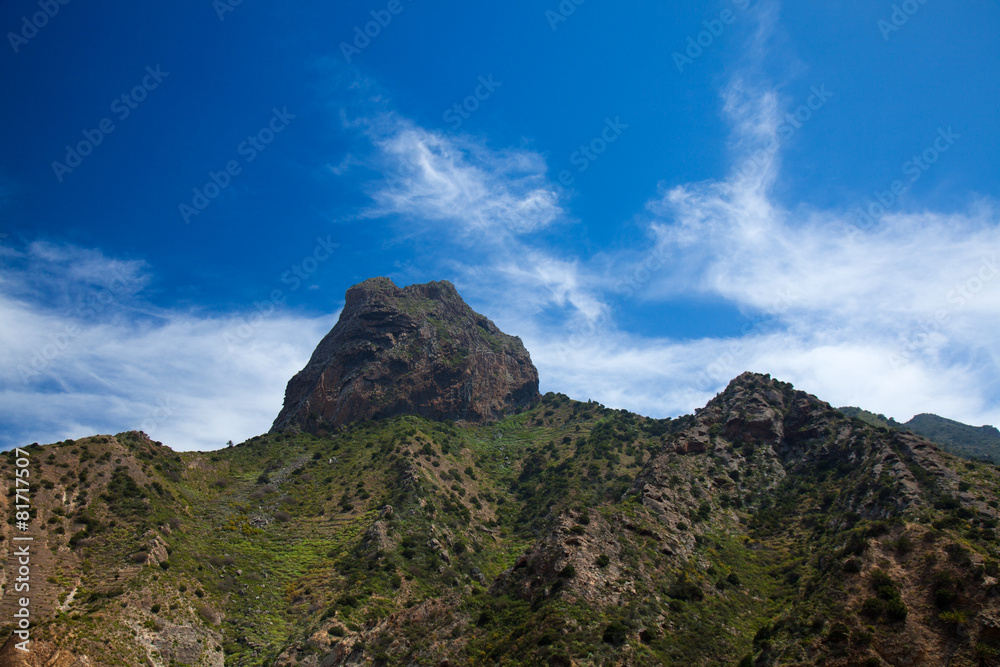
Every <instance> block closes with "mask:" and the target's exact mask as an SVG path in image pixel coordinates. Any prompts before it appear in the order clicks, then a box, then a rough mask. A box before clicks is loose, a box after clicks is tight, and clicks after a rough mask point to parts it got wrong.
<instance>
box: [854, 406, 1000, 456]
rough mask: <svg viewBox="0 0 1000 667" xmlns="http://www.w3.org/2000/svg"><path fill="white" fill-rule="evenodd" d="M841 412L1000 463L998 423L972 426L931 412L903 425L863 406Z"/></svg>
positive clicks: (959, 453) (954, 452)
mask: <svg viewBox="0 0 1000 667" xmlns="http://www.w3.org/2000/svg"><path fill="white" fill-rule="evenodd" d="M840 411H841V412H843V413H844V414H845V415H847V416H848V417H857V418H858V419H861V420H863V421H865V422H867V423H869V424H873V425H875V426H884V427H886V428H894V429H901V430H904V431H910V432H912V433H917V434H919V435H922V436H924V437H925V438H927V439H928V440H933V441H934V442H935V443H937V444H938V445H940V446H941V447H942V448H943V449H944V450H945V451H948V452H950V453H952V454H955V455H956V456H961V457H964V458H967V459H983V460H989V461H993V462H994V463H1000V430H997V428H996V427H995V426H969V425H968V424H963V423H961V422H957V421H954V420H952V419H945V418H944V417H939V416H937V415H932V414H919V415H917V416H915V417H914V418H913V419H911V420H910V421H908V422H906V423H902V424H901V423H900V422H898V421H896V420H895V419H893V418H891V417H888V418H887V417H886V416H885V415H877V414H875V413H873V412H869V411H867V410H862V409H861V408H840Z"/></svg>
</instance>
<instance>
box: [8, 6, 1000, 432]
mask: <svg viewBox="0 0 1000 667" xmlns="http://www.w3.org/2000/svg"><path fill="white" fill-rule="evenodd" d="M578 2H579V4H577V3H578ZM46 12H47V14H46ZM0 28H2V29H3V32H4V33H5V44H4V45H3V46H2V47H0V77H2V89H3V91H4V94H3V96H2V98H0V119H2V120H3V132H2V133H0V141H2V151H0V343H2V345H0V425H2V427H3V428H2V429H0V447H9V446H13V445H15V444H24V443H29V442H32V441H40V442H48V441H53V440H58V439H62V438H67V437H80V436H84V435H88V434H92V433H97V432H118V431H122V430H126V429H131V428H143V429H144V430H146V431H147V432H149V433H150V434H151V435H153V436H154V437H155V438H157V439H160V440H162V441H164V442H165V443H166V444H169V445H171V446H173V447H176V448H178V449H192V448H198V449H207V448H214V447H218V446H221V445H223V444H224V443H225V441H226V440H229V439H233V440H234V441H240V440H242V439H244V438H247V437H249V436H252V435H255V434H258V433H260V432H263V431H266V430H267V429H268V428H269V426H270V423H271V420H272V419H273V418H274V416H275V415H276V414H277V412H278V410H279V409H280V405H281V398H282V395H283V391H284V385H285V382H286V381H287V379H288V378H289V377H290V376H291V375H292V374H294V372H296V371H297V370H298V369H299V368H301V367H302V366H303V365H304V363H305V361H306V360H307V359H308V357H309V354H310V353H311V351H312V349H313V347H314V346H315V344H316V343H317V342H318V341H319V339H320V338H321V337H322V336H323V334H324V333H325V332H326V331H328V330H329V328H330V327H331V326H332V325H333V323H334V322H335V321H336V317H337V314H338V312H339V309H340V307H341V305H342V302H343V294H344V291H345V290H346V288H347V287H349V286H350V285H352V284H354V283H357V282H359V281H361V280H364V279H365V278H368V277H371V276H375V275H387V276H390V277H391V278H393V280H395V281H396V282H397V284H401V285H402V284H409V283H414V282H425V281H428V280H436V279H447V280H451V281H452V282H454V283H455V284H456V285H457V287H458V288H459V290H460V292H461V293H462V294H463V296H464V297H465V298H466V300H467V301H469V303H470V304H471V305H472V306H473V307H474V308H476V309H477V310H478V311H480V312H483V313H484V314H486V315H488V316H489V317H491V318H492V319H493V320H494V321H496V322H497V323H498V325H500V326H501V328H503V329H504V330H506V331H508V332H510V333H513V334H516V335H520V336H521V337H522V338H523V339H524V341H525V343H526V345H527V346H528V349H529V350H530V351H531V353H532V356H533V359H534V360H535V362H536V365H538V367H539V370H540V374H541V382H542V390H543V391H547V390H554V391H563V392H565V393H568V394H569V395H571V396H573V397H574V398H579V399H583V400H586V399H588V398H592V399H595V400H599V401H601V402H603V403H605V404H607V405H610V406H613V407H622V408H628V409H631V410H635V411H637V412H640V413H644V414H650V415H654V416H670V415H677V414H681V413H686V412H690V411H691V410H693V409H694V408H696V407H699V406H701V405H703V404H704V403H705V402H706V401H707V400H708V399H709V398H711V396H712V395H714V394H715V392H717V391H718V390H719V389H720V388H721V387H723V386H725V384H726V383H727V382H728V380H729V379H731V378H732V377H734V376H736V375H738V374H739V373H740V372H742V371H744V370H755V371H760V372H769V373H772V374H773V375H775V376H777V377H780V378H782V379H785V380H788V381H791V382H793V383H794V384H795V385H796V386H798V387H800V388H802V389H805V390H807V391H810V392H813V393H816V394H817V395H819V396H820V397H821V398H824V399H826V400H829V401H830V402H832V403H834V404H836V405H848V404H851V405H861V406H864V407H867V408H869V409H872V410H875V411H879V412H884V413H886V414H888V415H891V416H894V417H896V418H897V419H900V420H906V419H909V418H910V417H911V416H913V415H914V414H916V413H919V412H935V413H938V414H942V415H944V416H948V417H951V418H955V419H960V420H963V421H967V422H971V423H975V424H982V423H994V424H996V423H1000V380H998V379H997V378H998V373H997V371H998V366H1000V344H998V342H997V341H998V339H997V336H996V331H997V327H998V324H1000V268H995V265H996V252H997V250H998V247H1000V228H998V213H997V208H996V206H997V203H996V196H997V195H996V193H997V186H998V183H1000V165H998V157H997V156H998V155H1000V120H998V117H997V109H998V108H1000V85H998V84H1000V52H998V50H997V48H996V44H997V42H996V35H997V34H1000V8H998V5H997V3H996V2H990V1H987V0H974V1H972V2H968V3H963V4H961V5H959V6H955V5H953V4H949V5H945V4H944V3H941V2H939V1H938V0H924V1H923V2H920V1H918V0H909V1H908V2H905V3H895V4H894V3H892V2H888V1H886V2H872V3H848V2H838V1H831V2H827V3H821V4H819V5H817V4H815V3H795V4H792V3H779V2H767V1H763V0H760V1H748V0H722V1H720V2H703V3H679V2H678V3H673V2H671V3H659V4H657V5H656V6H653V7H650V6H649V3H638V2H618V3H606V2H599V1H598V0H586V1H583V2H580V1H579V0H576V1H574V0H565V1H564V2H562V3H561V4H560V3H559V2H556V1H555V0H552V1H550V2H538V3H503V4H501V3H479V4H478V5H477V6H467V3H454V2H437V3H428V2H421V0H393V1H391V2H390V1H389V0H386V1H381V0H377V1H374V2H341V3H318V2H297V3H284V4H281V5H279V4H277V3H263V2H257V1H252V0H247V1H245V2H242V3H240V4H238V5H236V4H232V3H231V1H230V0H217V1H216V2H212V1H210V0H200V1H199V2H194V3H188V4H187V5H186V6H184V7H182V8H179V7H173V6H169V5H164V4H162V3H124V2H111V3H104V4H102V5H101V6H94V5H92V4H88V3H77V2H68V4H64V5H62V4H58V3H57V2H55V1H54V0H53V1H52V2H46V0H42V2H38V0H36V1H34V2H30V1H27V0H12V1H10V2H6V3H4V4H3V5H2V6H0ZM365 31H367V32H368V35H365V34H364V33H365ZM880 200H881V201H880ZM861 211H866V213H861Z"/></svg>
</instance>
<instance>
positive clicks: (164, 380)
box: [0, 243, 334, 449]
mask: <svg viewBox="0 0 1000 667" xmlns="http://www.w3.org/2000/svg"><path fill="white" fill-rule="evenodd" d="M152 280H153V275H152V273H151V271H150V268H149V267H148V266H147V265H146V264H145V263H144V262H142V261H136V260H121V259H115V258H111V257H107V256H105V255H104V254H103V253H101V252H100V251H98V250H91V249H84V248H79V247H76V246H72V245H65V244H63V245H59V244H55V243H33V244H30V245H29V246H27V247H26V248H24V249H22V250H17V251H13V250H12V251H11V252H10V253H7V254H5V255H4V256H3V257H2V258H0V286H2V290H0V424H3V428H2V429H0V448H8V447H12V446H15V445H24V444H27V443H29V442H32V441H39V442H51V441H56V440H61V439H65V438H79V437H82V436H85V435H92V434H95V433H108V432H120V431H124V430H130V429H143V430H145V431H147V432H148V433H149V434H150V436H152V437H153V438H155V439H159V440H162V441H164V442H166V443H168V444H170V445H171V446H172V447H174V448H177V449H216V448H219V447H222V446H224V445H225V443H226V441H228V440H230V439H232V440H234V441H240V440H243V439H245V438H247V437H250V436H252V435H257V434H259V433H262V432H264V431H266V430H267V429H268V428H269V427H270V421H271V420H272V419H273V418H274V416H275V415H276V414H277V411H278V410H279V409H280V406H281V401H282V397H283V393H284V387H285V383H286V382H287V381H288V379H289V378H290V377H291V376H292V375H293V374H294V373H296V372H297V371H298V370H299V369H301V367H302V366H303V365H304V364H305V362H306V360H307V359H308V358H309V355H310V354H311V352H312V349H313V348H314V347H315V345H316V343H317V341H318V340H319V339H320V338H322V336H323V335H324V334H325V333H326V331H328V330H329V328H330V327H331V326H332V325H333V321H334V317H333V316H330V315H328V316H324V317H315V318H310V317H303V316H300V315H295V314H291V313H282V314H276V315H274V316H272V317H270V318H267V319H266V320H263V321H262V322H261V323H260V324H259V325H258V327H257V329H256V331H255V335H254V337H253V338H252V339H251V340H249V341H246V342H244V343H243V344H241V345H239V346H231V345H229V344H227V342H226V334H227V333H230V332H232V331H233V330H235V329H236V328H237V327H238V326H239V324H240V323H241V322H242V320H241V319H240V318H239V316H238V314H237V313H232V314H224V315H210V314H206V313H201V312H197V311H190V310H181V309H174V310H171V309H164V308H160V307H157V306H154V305H152V304H151V303H150V302H149V300H148V299H146V298H145V295H144V294H143V289H144V288H145V286H147V285H149V284H150V283H151V282H152Z"/></svg>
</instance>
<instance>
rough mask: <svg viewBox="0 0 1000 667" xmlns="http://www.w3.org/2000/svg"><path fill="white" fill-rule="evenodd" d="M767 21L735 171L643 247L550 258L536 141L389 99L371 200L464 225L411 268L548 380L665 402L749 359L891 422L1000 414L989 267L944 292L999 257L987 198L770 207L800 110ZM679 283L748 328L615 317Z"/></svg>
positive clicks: (656, 404) (996, 283)
mask: <svg viewBox="0 0 1000 667" xmlns="http://www.w3.org/2000/svg"><path fill="white" fill-rule="evenodd" d="M774 20H775V14H774V12H771V11H766V12H764V13H763V16H762V17H761V25H762V26H763V27H762V29H761V30H760V31H758V34H756V35H755V36H754V38H753V40H752V43H751V45H750V47H749V48H750V50H751V51H754V52H755V53H756V54H757V56H755V58H754V59H751V60H752V61H753V62H752V63H751V65H750V66H748V67H746V68H744V70H743V71H741V72H740V73H738V74H737V76H736V77H734V79H733V82H732V84H731V85H729V86H728V87H727V88H726V89H725V90H724V91H723V95H722V100H723V109H724V111H725V113H726V114H727V115H728V117H729V119H730V121H731V126H732V139H731V141H730V147H731V149H732V152H733V155H732V164H733V167H732V170H731V172H730V173H729V175H728V176H727V177H725V178H723V179H720V180H715V181H706V182H701V183H692V184H685V185H676V186H672V187H667V188H665V189H664V191H663V192H662V193H661V194H660V195H659V196H658V197H656V198H655V199H653V200H651V201H650V203H649V205H648V211H647V217H648V225H649V232H650V237H651V241H652V243H653V245H654V248H653V249H652V250H651V251H647V252H645V253H641V252H635V251H631V252H630V251H618V252H607V253H602V254H600V255H597V256H594V257H590V258H583V257H572V256H567V255H565V254H561V253H563V252H564V251H563V250H561V249H560V248H557V247H553V245H552V244H551V241H549V240H547V239H545V240H539V239H538V238H537V237H535V236H533V235H531V234H530V232H532V231H534V230H537V229H542V228H545V227H547V226H550V225H552V224H555V223H556V222H559V221H562V220H564V219H565V217H566V214H565V212H564V211H563V210H562V209H561V208H560V203H559V202H558V201H557V200H556V199H555V195H554V193H555V189H554V188H552V187H551V186H549V185H547V181H546V176H545V175H546V169H545V164H544V161H543V160H542V159H541V158H540V156H538V155H535V154H532V153H530V152H527V151H516V152H502V151H500V152H497V151H491V150H490V149H488V148H487V147H486V146H485V145H484V144H482V143H481V142H478V141H476V140H473V139H470V138H468V137H461V136H459V137H454V136H447V135H444V134H441V133H438V132H431V131H428V130H424V129H422V128H419V127H416V126H415V125H414V124H413V123H411V122H409V121H406V120H404V119H401V118H400V117H398V116H396V115H394V114H392V113H382V114H380V115H378V116H377V117H376V119H375V120H374V121H372V120H368V121H365V122H362V123H359V124H358V126H359V127H364V128H365V131H366V132H367V133H368V136H369V137H370V139H371V141H372V143H373V145H374V147H375V148H376V151H377V154H378V156H377V163H378V165H379V168H380V169H382V170H383V171H384V173H385V175H386V177H387V179H386V180H385V181H381V182H378V183H375V184H373V185H372V190H371V195H372V198H373V201H374V202H375V206H374V207H373V208H372V209H371V210H369V211H368V212H367V215H369V216H373V217H384V216H400V217H402V218H404V219H407V220H410V221H414V222H415V223H416V224H417V226H418V228H419V231H418V232H412V231H411V230H407V231H406V232H405V233H406V234H411V235H418V234H432V235H434V238H439V239H442V241H443V244H442V245H443V246H444V245H446V242H447V239H448V238H449V236H452V237H453V238H454V236H453V235H457V238H456V239H455V240H456V245H457V249H455V248H444V249H443V250H442V251H441V255H440V256H439V257H437V258H435V259H432V260H430V261H429V262H428V264H430V266H425V267H423V271H424V272H428V271H433V270H435V266H436V267H438V268H437V270H441V269H440V267H442V266H444V267H446V270H447V271H448V273H449V275H457V276H458V280H457V282H458V283H459V288H460V290H461V291H462V293H463V294H464V295H465V296H466V297H467V298H468V299H469V300H470V302H472V303H473V304H474V305H477V306H479V307H480V309H482V310H483V311H485V312H486V314H488V315H489V316H490V317H492V318H494V319H495V320H496V321H497V322H498V324H500V325H501V327H502V328H505V329H506V330H508V331H511V332H513V333H517V334H519V335H521V336H522V338H524V339H525V341H526V344H528V347H529V350H530V351H531V352H532V354H533V358H534V359H535V360H536V363H537V365H538V366H539V368H540V371H541V373H542V377H543V385H544V386H546V387H547V388H550V389H555V390H560V391H564V392H567V393H570V394H571V395H574V396H580V397H592V398H595V399H597V400H600V401H602V402H604V403H607V404H609V405H614V406H615V407H625V408H629V409H633V410H638V411H640V412H648V413H651V414H658V415H671V414H679V413H682V412H689V411H691V410H693V409H694V408H696V407H698V406H700V405H702V404H703V403H704V401H705V399H707V398H708V397H710V396H711V395H712V394H713V393H714V392H715V391H716V390H718V389H720V388H721V387H722V386H724V385H725V383H726V382H727V381H728V380H729V379H731V378H732V377H734V376H736V375H737V374H739V373H740V372H742V371H744V370H757V371H761V372H771V373H772V374H774V375H776V376H779V377H781V378H782V379H786V380H790V381H792V382H794V383H796V384H800V385H802V387H803V388H806V389H807V390H810V391H813V392H817V393H818V394H819V395H820V396H821V398H824V399H826V400H829V401H831V402H833V403H835V404H846V403H853V404H860V405H862V406H864V407H868V408H870V409H875V410H878V411H881V412H885V413H886V414H891V415H893V416H895V417H897V418H899V419H901V420H906V419H908V418H909V417H910V416H912V414H914V413H917V412H921V411H936V412H939V413H943V414H945V416H948V417H952V418H956V419H963V420H967V421H971V422H975V423H980V422H986V421H993V422H1000V409H998V407H997V399H998V398H1000V385H998V382H997V380H995V379H994V378H995V377H996V376H997V373H996V371H997V367H998V366H997V359H998V358H1000V349H998V346H997V343H996V342H995V340H994V337H993V336H992V332H994V331H996V330H997V325H998V324H1000V321H998V314H1000V275H998V276H997V277H996V279H995V280H994V279H992V278H991V280H990V281H987V282H984V283H983V284H982V287H981V289H978V291H977V292H976V294H974V295H971V294H969V295H968V298H966V297H964V296H961V295H960V294H959V293H958V292H956V291H955V287H956V285H958V284H965V283H967V282H968V281H970V280H972V281H975V280H976V276H977V274H978V273H979V272H980V270H983V272H984V275H985V274H988V273H990V269H989V268H988V267H990V266H992V263H995V260H994V259H993V257H994V253H995V251H996V249H997V248H1000V230H998V226H997V215H996V212H995V210H994V209H993V208H992V206H991V205H990V203H989V202H979V203H978V204H976V205H975V206H974V207H971V208H970V209H969V211H967V212H965V213H958V214H948V215H945V214H939V213H935V212H932V211H930V212H923V213H903V212H897V213H892V214H889V215H886V216H885V217H884V218H883V220H882V223H881V224H880V226H879V227H877V228H876V229H873V230H871V231H868V232H861V231H860V230H858V229H857V228H855V227H854V226H853V219H852V213H851V212H850V211H838V210H816V209H810V208H809V207H808V206H802V207H800V208H797V209H796V210H794V211H791V210H787V209H785V208H783V207H782V206H781V205H780V204H779V203H777V202H776V200H775V199H774V197H773V196H772V189H773V188H774V185H775V184H776V183H777V182H779V180H780V178H781V152H782V147H783V143H784V142H785V141H787V140H788V139H789V138H790V137H791V136H794V134H795V133H797V132H808V131H809V126H808V122H801V119H799V121H800V122H797V123H795V124H793V123H791V122H790V121H789V120H788V115H787V111H788V109H787V108H788V106H789V104H790V102H789V100H787V99H783V98H782V97H781V96H779V95H778V93H777V92H776V91H775V89H774V88H771V87H768V86H767V85H765V84H764V82H763V81H762V80H761V78H760V77H759V76H758V75H757V74H755V72H754V71H753V70H754V62H756V61H757V60H759V58H760V57H761V54H762V53H763V52H764V51H765V50H766V43H767V39H768V30H769V28H767V26H768V25H770V24H771V23H772V22H773V21H774ZM816 89H819V88H816ZM823 90H825V89H823ZM820 99H821V98H820ZM821 111H822V109H821V108H820V109H814V110H813V113H814V114H818V113H820V112H821ZM373 128H377V129H373ZM512 165H514V166H512ZM539 192H540V193H544V194H543V196H542V198H543V201H544V202H551V206H549V205H545V206H535V207H528V208H529V210H530V211H531V213H532V215H531V216H529V217H528V218H527V219H524V218H520V217H519V216H518V215H517V214H516V213H514V212H516V211H518V210H520V208H522V207H525V206H526V204H525V202H530V201H532V197H533V196H534V194H533V193H539ZM512 220H514V221H516V222H512ZM421 225H424V226H423V227H421ZM435 262H436V263H435ZM983 267H986V268H983ZM637 277H638V280H636V278H637ZM972 286H973V287H978V286H979V285H978V284H977V283H975V282H973V284H972ZM681 298H683V299H691V298H695V299H701V300H703V301H711V302H718V301H723V302H725V303H729V304H731V305H734V306H736V307H737V308H739V309H740V310H742V311H743V312H745V313H746V315H747V327H746V329H745V331H744V334H743V335H742V336H740V337H738V338H705V339H702V340H694V341H687V340H671V339H668V338H649V337H644V336H641V335H636V334H630V333H629V332H626V331H622V330H620V329H619V325H618V316H619V315H620V314H621V313H622V312H623V311H627V310H628V309H629V308H630V307H632V306H633V305H635V304H636V303H638V302H639V301H642V302H644V303H645V304H646V305H647V306H648V305H649V304H650V303H653V304H655V303H662V304H663V307H664V308H665V309H667V312H669V308H670V303H671V302H672V301H674V300H677V299H681ZM942 313H943V315H942V316H946V322H945V323H944V324H943V325H942V324H935V323H934V318H935V316H938V315H941V314H942ZM928 322H930V323H931V324H928ZM927 329H930V330H929V331H928V330H927ZM973 359H975V360H976V363H972V361H971V360H973Z"/></svg>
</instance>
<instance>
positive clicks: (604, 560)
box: [597, 554, 611, 568]
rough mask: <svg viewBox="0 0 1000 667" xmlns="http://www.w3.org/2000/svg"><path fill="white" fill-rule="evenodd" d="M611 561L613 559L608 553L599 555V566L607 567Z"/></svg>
mask: <svg viewBox="0 0 1000 667" xmlns="http://www.w3.org/2000/svg"><path fill="white" fill-rule="evenodd" d="M610 563H611V559H610V558H609V557H608V555H607V554H601V555H600V556H598V557H597V567H602V568H603V567H607V566H608V565H609V564H610Z"/></svg>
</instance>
